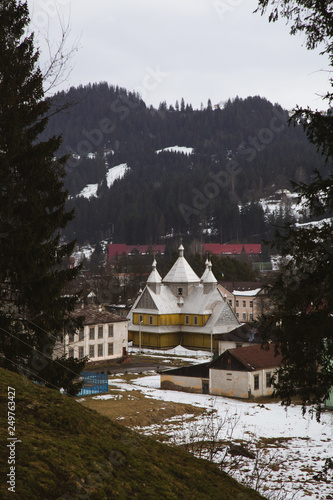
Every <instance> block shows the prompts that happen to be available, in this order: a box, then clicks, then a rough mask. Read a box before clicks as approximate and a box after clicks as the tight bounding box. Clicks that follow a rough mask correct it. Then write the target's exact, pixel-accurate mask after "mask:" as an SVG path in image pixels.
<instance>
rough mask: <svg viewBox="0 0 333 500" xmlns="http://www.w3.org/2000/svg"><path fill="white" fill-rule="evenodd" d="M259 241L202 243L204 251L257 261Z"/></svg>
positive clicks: (259, 252)
mask: <svg viewBox="0 0 333 500" xmlns="http://www.w3.org/2000/svg"><path fill="white" fill-rule="evenodd" d="M261 252H262V249H261V244H260V243H244V244H243V243H234V244H232V243H228V244H220V243H204V253H205V254H210V255H220V256H224V257H227V256H229V257H238V258H239V257H242V256H243V257H247V260H249V261H258V260H260V256H261Z"/></svg>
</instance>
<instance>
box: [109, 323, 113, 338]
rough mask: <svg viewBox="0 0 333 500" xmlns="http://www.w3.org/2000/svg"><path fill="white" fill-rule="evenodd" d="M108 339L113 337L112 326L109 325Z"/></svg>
mask: <svg viewBox="0 0 333 500" xmlns="http://www.w3.org/2000/svg"><path fill="white" fill-rule="evenodd" d="M109 337H113V325H109Z"/></svg>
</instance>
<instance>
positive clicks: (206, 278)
mask: <svg viewBox="0 0 333 500" xmlns="http://www.w3.org/2000/svg"><path fill="white" fill-rule="evenodd" d="M201 281H202V283H206V284H208V283H209V284H217V279H216V278H215V276H214V274H213V273H212V263H211V262H208V269H206V271H205V272H204V274H203V276H202V278H201Z"/></svg>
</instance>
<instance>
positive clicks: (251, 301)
mask: <svg viewBox="0 0 333 500" xmlns="http://www.w3.org/2000/svg"><path fill="white" fill-rule="evenodd" d="M250 307H252V308H253V300H250Z"/></svg>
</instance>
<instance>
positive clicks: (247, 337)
mask: <svg viewBox="0 0 333 500" xmlns="http://www.w3.org/2000/svg"><path fill="white" fill-rule="evenodd" d="M262 343H263V337H262V336H261V335H260V334H259V333H258V330H257V329H256V328H253V327H251V326H250V325H249V324H248V323H243V324H242V325H241V326H238V327H237V328H235V329H234V330H231V331H230V332H228V333H224V334H223V335H222V336H221V338H220V339H219V340H218V355H219V356H220V355H221V354H223V353H224V352H225V351H227V350H228V349H235V348H236V347H248V346H250V345H254V344H262Z"/></svg>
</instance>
